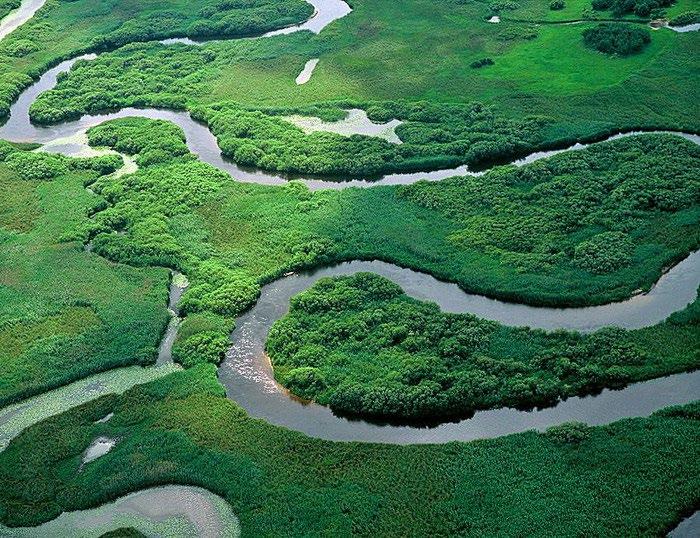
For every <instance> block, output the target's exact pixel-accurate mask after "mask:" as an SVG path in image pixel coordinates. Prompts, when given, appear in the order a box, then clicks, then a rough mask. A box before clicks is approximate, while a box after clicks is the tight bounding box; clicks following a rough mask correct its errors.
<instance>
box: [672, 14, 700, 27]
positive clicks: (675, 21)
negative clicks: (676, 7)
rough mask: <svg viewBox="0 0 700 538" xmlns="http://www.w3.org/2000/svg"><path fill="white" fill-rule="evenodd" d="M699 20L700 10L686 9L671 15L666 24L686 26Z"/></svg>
mask: <svg viewBox="0 0 700 538" xmlns="http://www.w3.org/2000/svg"><path fill="white" fill-rule="evenodd" d="M698 22H700V11H686V12H685V13H681V14H680V15H677V16H675V17H673V18H672V19H671V20H670V21H668V24H669V25H671V26H686V25H689V24H696V23H698Z"/></svg>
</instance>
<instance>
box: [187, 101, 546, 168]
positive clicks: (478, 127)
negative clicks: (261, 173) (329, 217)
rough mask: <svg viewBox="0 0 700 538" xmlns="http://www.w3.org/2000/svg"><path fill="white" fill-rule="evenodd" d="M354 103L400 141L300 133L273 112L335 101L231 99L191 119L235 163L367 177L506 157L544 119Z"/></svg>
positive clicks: (525, 147)
mask: <svg viewBox="0 0 700 538" xmlns="http://www.w3.org/2000/svg"><path fill="white" fill-rule="evenodd" d="M357 106H359V107H361V108H365V109H366V110H367V114H368V116H369V117H370V119H372V120H373V121H388V120H390V119H393V118H396V119H400V120H402V121H403V124H402V125H399V126H398V127H397V128H396V133H397V135H398V136H399V137H400V139H401V140H402V142H403V144H391V143H389V142H387V141H386V140H382V139H379V138H372V137H367V136H359V135H354V136H351V137H343V136H340V135H337V134H334V133H323V132H316V133H311V134H309V135H306V134H304V133H303V131H302V130H301V129H300V128H298V127H296V126H294V125H293V124H291V123H289V122H286V121H284V120H283V119H281V118H278V117H275V116H277V115H288V114H292V113H299V114H305V113H310V114H312V115H318V114H319V112H318V110H320V111H323V109H324V108H326V109H329V108H330V109H332V110H337V107H338V104H332V105H331V104H327V105H325V107H324V105H321V104H319V105H317V107H316V108H315V109H314V110H309V111H308V112H307V110H306V109H303V108H302V109H271V110H267V111H264V112H263V111H253V110H246V109H242V108H240V107H238V106H236V105H233V104H229V105H221V106H215V107H210V108H202V109H196V110H194V111H193V117H194V118H196V119H200V120H202V121H206V122H207V123H208V125H209V128H210V129H211V131H212V132H213V133H214V134H215V135H216V137H217V139H218V142H219V147H220V148H221V151H222V153H223V154H224V155H226V156H228V157H230V158H232V159H233V160H235V161H236V162H239V163H240V164H243V165H249V166H251V165H254V166H258V167H261V168H265V169H274V170H281V171H285V172H306V173H313V174H325V175H331V176H335V175H349V176H358V175H364V176H367V175H370V176H371V175H373V174H379V173H385V172H392V171H402V170H422V169H426V168H434V167H445V166H451V165H457V164H462V163H468V164H484V163H489V162H492V161H494V160H499V159H509V158H512V157H513V156H515V155H520V154H525V153H527V152H528V151H530V150H531V149H533V148H535V147H536V146H537V141H538V140H539V136H540V133H541V129H542V128H543V126H544V123H545V122H544V121H543V120H540V119H538V118H528V119H526V120H524V121H521V122H510V121H506V120H504V119H503V118H501V117H499V116H498V115H497V114H496V111H495V109H494V108H491V107H485V106H483V105H481V104H479V103H472V104H470V105H449V104H432V103H428V102H418V103H401V102H393V101H386V102H377V103H366V104H358V103H347V108H352V107H357Z"/></svg>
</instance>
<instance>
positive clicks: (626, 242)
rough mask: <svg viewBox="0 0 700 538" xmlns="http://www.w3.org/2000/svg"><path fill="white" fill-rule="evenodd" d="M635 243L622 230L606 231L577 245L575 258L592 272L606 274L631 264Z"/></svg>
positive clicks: (580, 264)
mask: <svg viewBox="0 0 700 538" xmlns="http://www.w3.org/2000/svg"><path fill="white" fill-rule="evenodd" d="M633 251H634V244H633V243H632V240H631V239H630V238H629V236H628V235H626V234H624V233H622V232H605V233H602V234H598V235H594V236H593V237H591V238H590V239H588V240H587V241H583V242H582V243H579V244H578V245H576V248H575V250H574V260H575V261H576V263H577V264H578V265H579V266H580V267H581V268H583V269H585V270H587V271H590V272H591V273H596V274H604V273H610V272H612V271H616V270H618V269H620V268H621V267H624V266H626V265H629V264H630V262H631V260H632V252H633Z"/></svg>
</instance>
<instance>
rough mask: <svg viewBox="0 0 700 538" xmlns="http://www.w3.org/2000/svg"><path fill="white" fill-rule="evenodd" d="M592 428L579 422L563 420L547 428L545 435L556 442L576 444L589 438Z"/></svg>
mask: <svg viewBox="0 0 700 538" xmlns="http://www.w3.org/2000/svg"><path fill="white" fill-rule="evenodd" d="M592 431H593V428H591V427H590V426H588V425H587V424H583V423H581V422H565V423H563V424H559V425H558V426H552V427H551V428H547V431H546V432H545V435H546V436H547V437H548V438H549V439H551V440H552V441H555V442H557V443H568V444H577V443H581V442H582V441H585V440H586V439H588V438H590V436H591V432H592Z"/></svg>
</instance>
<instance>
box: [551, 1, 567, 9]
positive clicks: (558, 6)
mask: <svg viewBox="0 0 700 538" xmlns="http://www.w3.org/2000/svg"><path fill="white" fill-rule="evenodd" d="M565 7H566V3H564V0H552V1H551V2H550V3H549V9H551V10H552V11H559V10H560V9H564V8H565Z"/></svg>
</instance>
